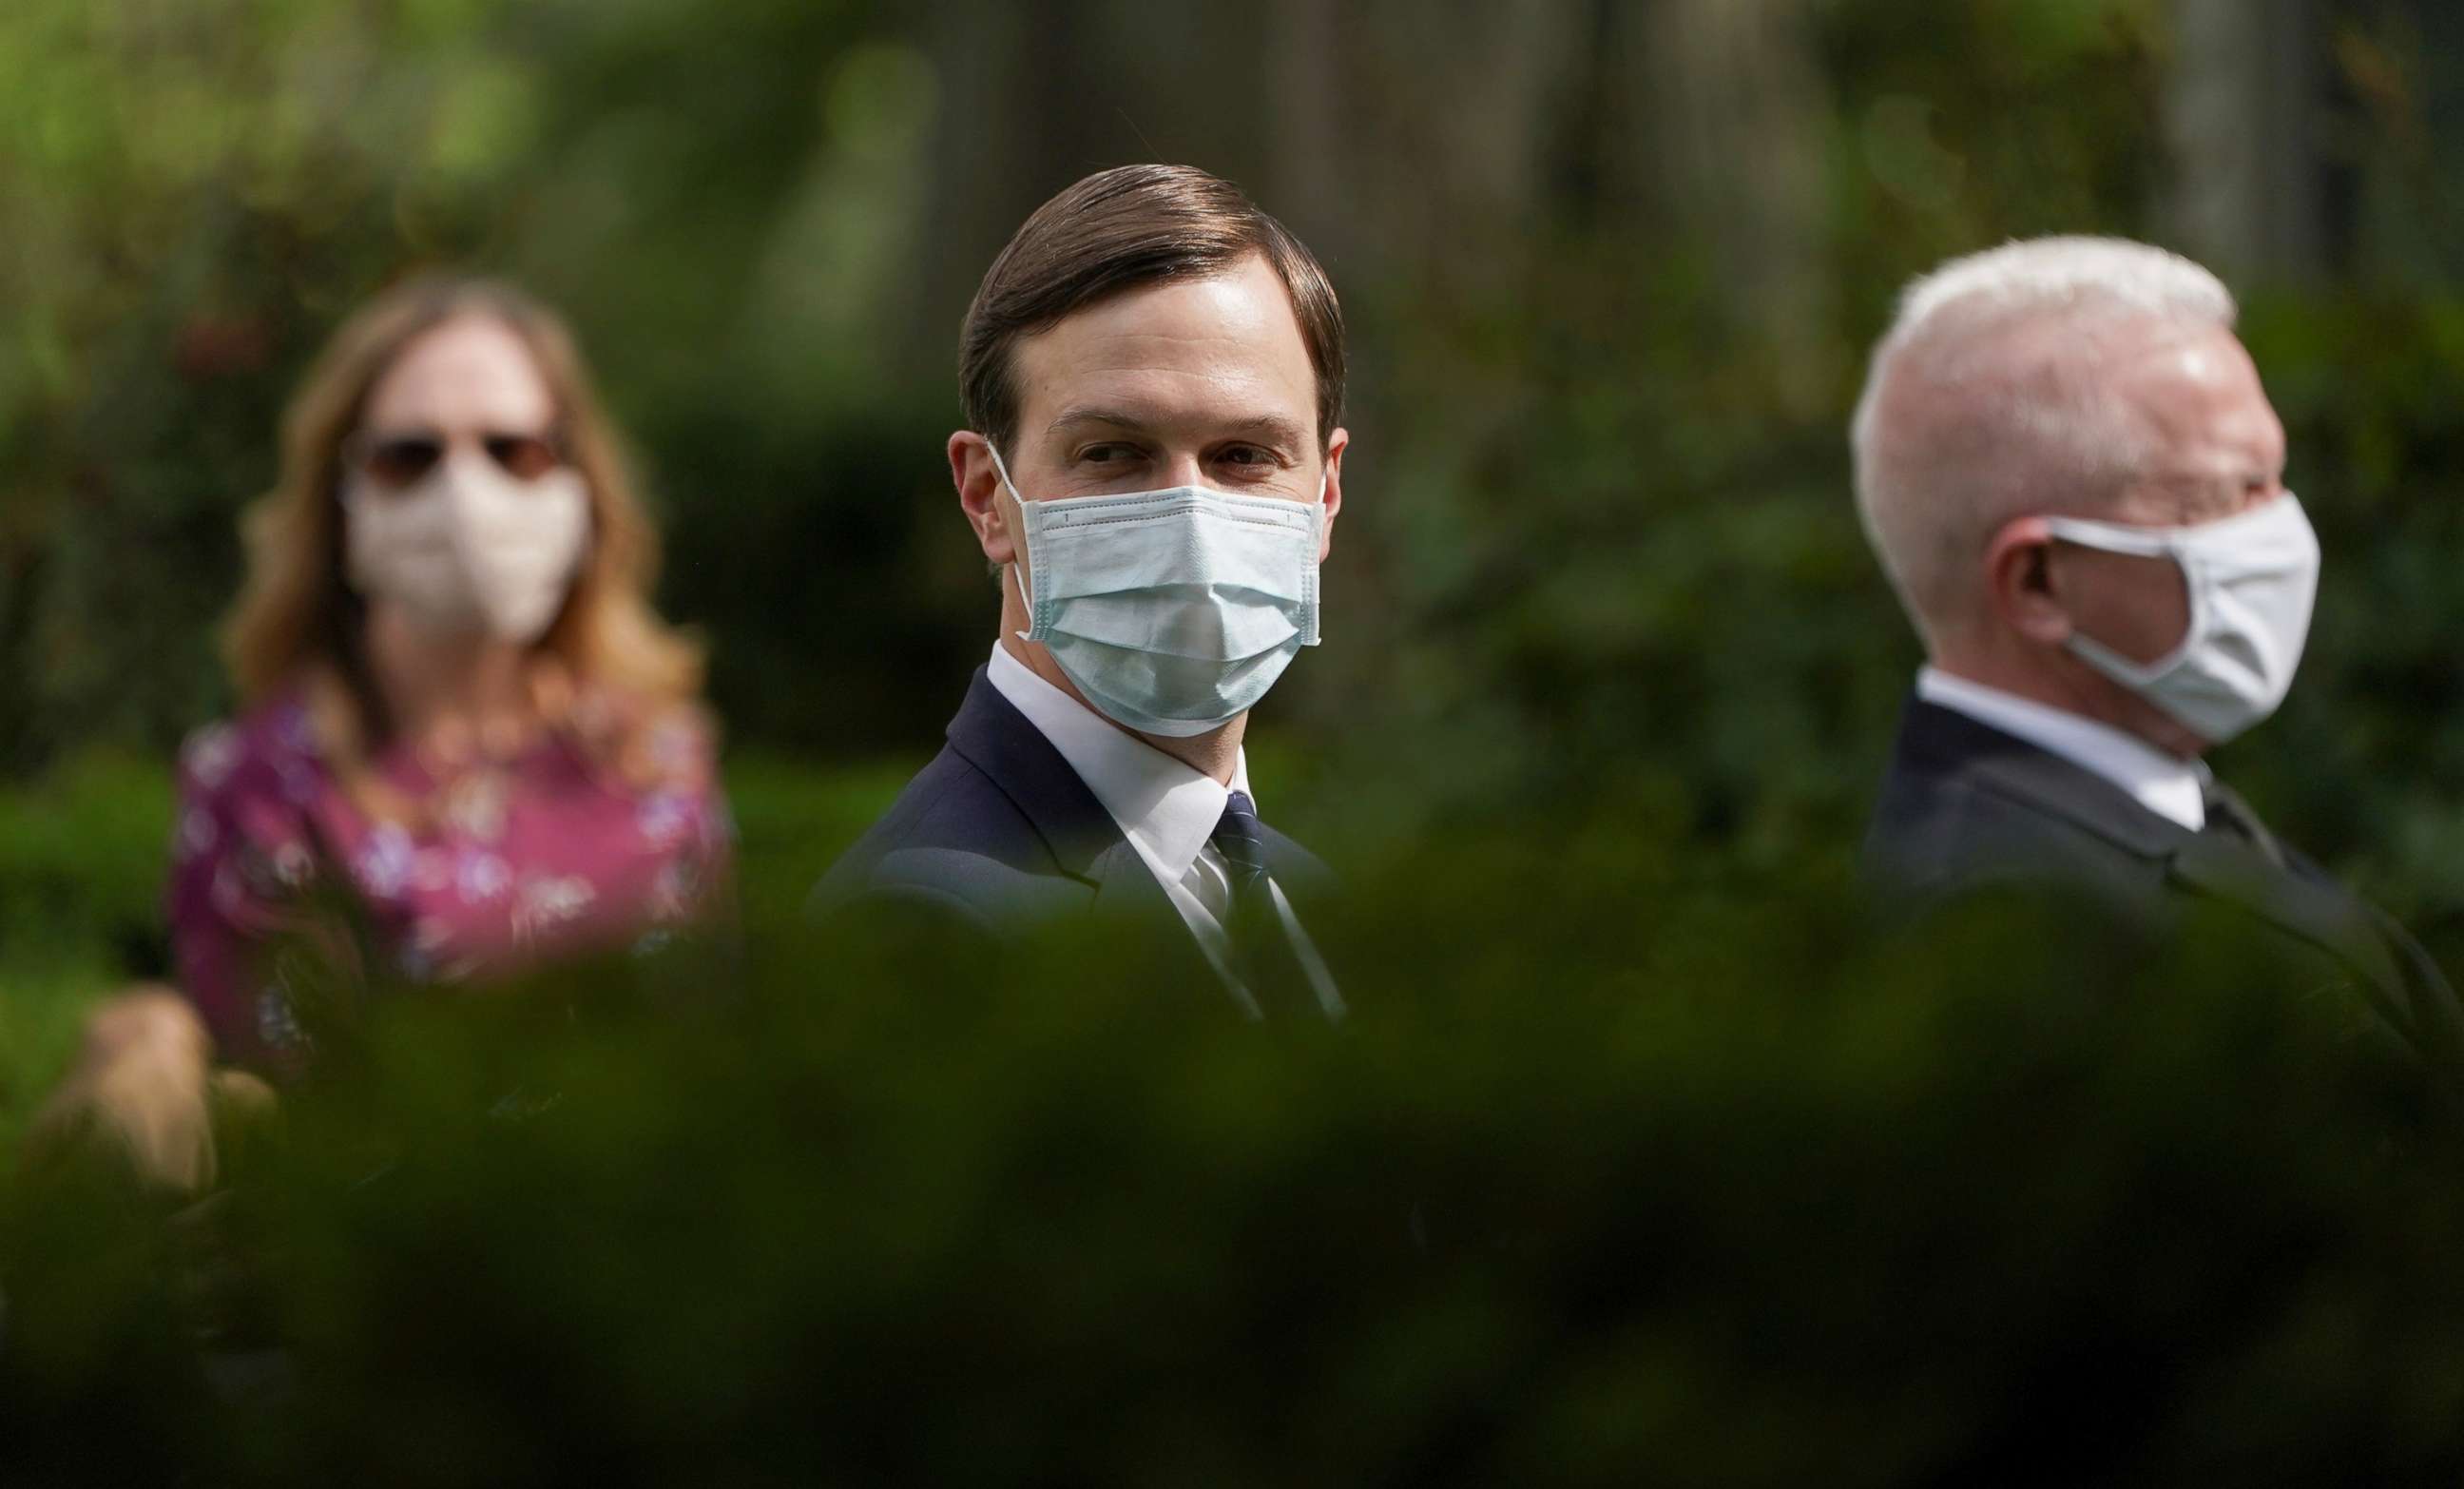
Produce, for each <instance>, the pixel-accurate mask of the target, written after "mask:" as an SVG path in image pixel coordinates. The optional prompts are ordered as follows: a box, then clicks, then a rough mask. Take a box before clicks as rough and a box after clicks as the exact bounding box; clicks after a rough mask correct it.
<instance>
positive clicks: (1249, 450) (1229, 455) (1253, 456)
mask: <svg viewBox="0 0 2464 1489" xmlns="http://www.w3.org/2000/svg"><path fill="white" fill-rule="evenodd" d="M1219 458H1221V459H1222V460H1223V461H1225V462H1226V463H1227V464H1232V465H1272V464H1274V463H1275V457H1274V456H1270V455H1268V454H1267V453H1266V452H1265V451H1264V450H1261V449H1259V448H1258V447H1257V446H1255V445H1234V446H1233V447H1232V448H1231V449H1229V450H1226V451H1224V452H1223V454H1222V455H1221V456H1220V457H1219Z"/></svg>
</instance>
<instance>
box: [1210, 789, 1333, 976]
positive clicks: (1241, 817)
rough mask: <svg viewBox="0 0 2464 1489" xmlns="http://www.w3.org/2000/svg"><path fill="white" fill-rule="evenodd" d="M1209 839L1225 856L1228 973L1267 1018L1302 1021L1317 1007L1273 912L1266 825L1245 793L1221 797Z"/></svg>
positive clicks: (1225, 928)
mask: <svg viewBox="0 0 2464 1489" xmlns="http://www.w3.org/2000/svg"><path fill="white" fill-rule="evenodd" d="M1207 840H1208V841H1209V842H1211V843H1213V844H1214V845H1215V851H1216V852H1217V853H1220V854H1221V855H1222V856H1223V869H1224V873H1225V875H1226V877H1227V878H1230V879H1231V881H1232V905H1231V913H1230V914H1229V915H1228V916H1226V917H1225V918H1224V924H1223V929H1224V932H1225V934H1226V935H1227V936H1228V937H1230V939H1231V942H1232V974H1233V975H1234V976H1235V977H1238V978H1239V979H1241V985H1242V986H1243V987H1244V988H1246V989H1249V994H1250V996H1252V997H1254V998H1256V999H1257V1000H1258V1011H1260V1012H1262V1013H1264V1014H1265V1015H1266V1016H1267V1017H1268V1018H1293V1017H1301V1016H1305V1015H1306V1014H1307V1013H1308V1012H1309V1011H1310V1010H1312V1009H1314V1008H1315V1007H1316V1005H1317V995H1316V991H1315V989H1312V988H1311V987H1310V985H1309V973H1308V972H1307V971H1306V970H1305V969H1303V967H1301V963H1300V955H1299V953H1298V952H1296V951H1295V950H1294V949H1293V948H1292V940H1291V936H1290V934H1289V933H1288V932H1287V931H1286V930H1285V928H1284V920H1283V917H1282V916H1281V915H1280V914H1278V913H1276V910H1275V894H1274V885H1273V881H1272V880H1270V879H1269V878H1267V876H1266V825H1265V823H1263V822H1261V821H1259V820H1258V804H1257V803H1256V802H1253V801H1251V800H1250V799H1249V793H1248V792H1247V791H1234V792H1233V793H1232V794H1231V795H1229V796H1227V797H1225V798H1224V800H1223V815H1222V816H1221V817H1219V818H1217V819H1216V822H1215V832H1214V834H1213V835H1212V836H1211V837H1209V838H1208V839H1207Z"/></svg>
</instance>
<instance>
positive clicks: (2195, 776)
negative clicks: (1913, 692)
mask: <svg viewBox="0 0 2464 1489" xmlns="http://www.w3.org/2000/svg"><path fill="white" fill-rule="evenodd" d="M1917 697H1919V698H1921V699H1924V700H1925V701H1926V702H1928V703H1933V704H1936V705H1938V706H1940V707H1943V708H1947V709H1950V710H1952V711H1953V712H1955V713H1962V714H1966V715H1967V716H1968V717H1969V718H1970V719H1973V720H1975V721H1976V722H1978V723H1981V724H1984V725H1986V726H1988V727H1989V728H1994V729H1999V730H2001V731H2002V732H2003V733H2005V734H2008V735H2011V736H2012V737H2013V738H2015V739H2022V740H2025V741H2027V742H2028V743H2029V744H2031V745H2035V746H2036V747H2037V748H2038V749H2041V750H2043V751H2045V752H2046V753H2048V754H2053V755H2059V756H2060V757H2061V758H2062V759H2064V760H2067V761H2069V762H2070V763H2071V764H2072V765H2075V766H2077V767H2079V768H2080V769H2082V770H2086V771H2089V772H2091V773H2093V774H2096V775H2100V776H2102V777H2103V778H2104V779H2106V780H2108V781H2111V782H2112V783H2113V784H2114V785H2116V786H2118V787H2120V788H2122V789H2123V792H2125V793H2126V794H2127V795H2128V796H2129V797H2130V799H2131V800H2133V801H2135V802H2137V803H2139V805H2141V806H2143V807H2145V808H2146V809H2147V810H2148V811H2152V812H2154V813H2156V814H2157V815H2158V816H2160V817H2163V818H2165V819H2166V820H2167V821H2170V822H2176V823H2179V824H2180V825H2182V826H2183V827H2186V828H2188V829H2189V830H2190V831H2191V832H2193V833H2196V832H2200V831H2202V830H2203V829H2205V828H2206V827H2207V825H2208V795H2207V785H2208V781H2209V780H2210V776H2209V774H2208V767H2207V765H2206V763H2205V762H2203V761H2198V760H2185V759H2183V758H2182V757H2181V756H2179V755H2176V754H2174V753H2172V752H2171V751H2169V750H2163V749H2159V748H2157V747H2156V746H2155V745H2150V744H2148V743H2147V742H2146V741H2145V740H2143V739H2141V738H2140V737H2139V736H2137V735H2135V734H2129V733H2125V732H2124V731H2123V730H2121V729H2117V728H2115V727H2113V726H2112V725H2111V724H2106V723H2099V722H2096V721H2095V720H2093V719H2083V718H2081V717H2079V715H2078V714H2074V713H2068V712H2065V711H2064V710H2062V709H2059V708H2055V707H2052V706H2050V705H2048V704H2044V703H2039V702H2037V701H2035V700H2034V699H2026V698H2021V697H2019V696H2018V695H2017V694H2015V693H2005V692H2003V691H2002V690H2001V689H2000V688H1991V687H1987V686H1986V685H1985V684H1984V683H1982V682H1971V681H1969V679H1968V678H1954V677H1952V676H1951V675H1950V674H1949V673H1947V672H1943V671H1941V670H1940V669H1938V668H1933V667H1927V668H1925V669H1924V670H1923V671H1921V672H1919V673H1918V674H1917Z"/></svg>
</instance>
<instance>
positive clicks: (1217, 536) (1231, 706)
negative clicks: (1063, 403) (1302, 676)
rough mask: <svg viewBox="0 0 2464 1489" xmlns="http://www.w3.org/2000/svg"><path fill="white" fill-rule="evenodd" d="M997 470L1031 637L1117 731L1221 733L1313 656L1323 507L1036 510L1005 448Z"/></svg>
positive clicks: (1188, 490)
mask: <svg viewBox="0 0 2464 1489" xmlns="http://www.w3.org/2000/svg"><path fill="white" fill-rule="evenodd" d="M987 448H990V447H989V446H987ZM993 465H994V468H995V469H996V470H999V471H1000V472H1001V484H1002V485H1003V486H1006V487H1007V488H1008V490H1009V493H1010V495H1011V496H1012V497H1013V498H1016V499H1017V500H1018V509H1019V512H1020V514H1021V523H1022V529H1023V530H1022V533H1021V537H1022V538H1023V541H1024V542H1025V544H1026V557H1025V559H1024V563H1023V570H1022V572H1021V575H1020V577H1021V579H1022V581H1023V589H1024V592H1025V598H1026V605H1027V614H1028V616H1029V625H1028V629H1027V630H1026V631H1025V632H1024V633H1023V635H1024V636H1025V638H1026V639H1027V640H1030V641H1037V642H1041V643H1043V645H1044V646H1045V648H1046V649H1047V650H1049V651H1050V652H1051V653H1052V659H1053V660H1054V661H1055V662H1058V663H1059V664H1060V666H1061V670H1062V672H1063V673H1065V674H1067V677H1068V678H1069V680H1070V681H1071V682H1073V683H1076V684H1077V686H1078V691H1079V692H1080V693H1083V694H1085V695H1086V698H1087V701H1089V703H1092V704H1094V705H1095V707H1096V708H1098V709H1100V710H1102V711H1103V713H1104V714H1105V715H1106V716H1107V717H1109V718H1111V720H1113V721H1114V722H1118V723H1120V724H1123V725H1125V726H1127V727H1129V728H1132V729H1135V730H1137V731H1139V732H1140V733H1142V734H1158V735H1164V736H1167V737H1173V738H1187V737H1189V736H1191V735H1196V734H1204V733H1205V732H1207V731H1208V730H1209V729H1215V728H1220V727H1221V726H1222V725H1223V724H1224V723H1226V722H1230V721H1231V720H1232V719H1234V718H1236V717H1238V716H1239V715H1240V714H1242V713H1243V712H1244V711H1245V710H1247V709H1248V708H1250V707H1251V706H1252V705H1254V704H1255V703H1256V702H1257V701H1258V700H1260V699H1262V698H1264V697H1265V696H1266V690H1267V689H1269V688H1271V687H1273V686H1274V685H1275V679H1276V678H1280V677H1282V676H1283V675H1284V669H1285V668H1286V667H1287V666H1289V665H1290V664H1291V659H1292V656H1293V654H1295V653H1296V652H1298V651H1299V650H1300V649H1301V648H1302V647H1304V646H1315V645H1317V643H1318V579H1317V556H1318V547H1319V541H1320V537H1321V535H1322V533H1323V532H1324V530H1325V515H1326V509H1325V508H1324V507H1323V506H1322V505H1321V504H1319V503H1318V502H1315V501H1291V500H1284V499H1282V498H1277V497H1242V496H1232V495H1229V494H1227V493H1224V492H1220V491H1210V490H1208V489H1207V488H1205V487H1203V486H1176V487H1173V488H1171V489H1169V490H1165V491H1142V492H1136V493H1133V494H1131V495H1128V496H1118V497H1064V498H1059V499H1056V500H1048V501H1029V500H1026V499H1025V497H1023V495H1021V494H1020V492H1019V489H1018V487H1017V485H1016V484H1015V483H1013V482H1012V481H1011V480H1010V478H1009V469H1008V467H1007V466H1005V465H1003V464H1002V463H1001V452H1000V451H998V450H995V451H993Z"/></svg>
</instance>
